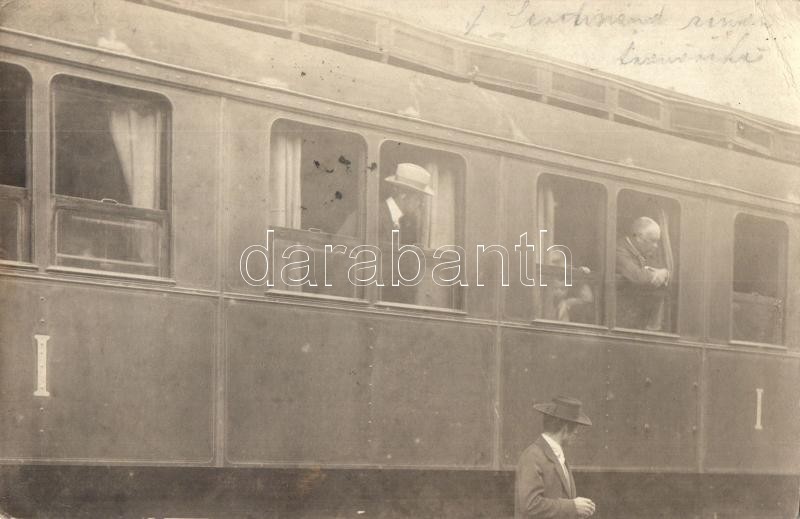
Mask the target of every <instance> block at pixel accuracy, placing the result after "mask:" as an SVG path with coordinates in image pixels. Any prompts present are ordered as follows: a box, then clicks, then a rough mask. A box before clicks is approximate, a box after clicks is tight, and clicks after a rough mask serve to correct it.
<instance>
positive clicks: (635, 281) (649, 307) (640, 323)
mask: <svg viewBox="0 0 800 519" xmlns="http://www.w3.org/2000/svg"><path fill="white" fill-rule="evenodd" d="M648 266H652V267H656V266H659V265H654V264H652V263H651V260H648V259H646V258H644V257H642V255H641V254H639V252H638V251H637V250H636V249H635V248H634V247H633V246H632V245H631V244H629V243H628V241H627V240H626V239H625V237H624V236H623V237H619V238H618V239H617V326H620V327H623V328H637V329H648V330H660V329H661V328H662V326H663V323H662V319H663V317H662V312H663V305H664V300H665V298H666V295H667V290H666V288H664V287H654V286H652V285H650V279H651V277H652V274H651V273H649V272H648V271H647V269H646V268H645V267H648Z"/></svg>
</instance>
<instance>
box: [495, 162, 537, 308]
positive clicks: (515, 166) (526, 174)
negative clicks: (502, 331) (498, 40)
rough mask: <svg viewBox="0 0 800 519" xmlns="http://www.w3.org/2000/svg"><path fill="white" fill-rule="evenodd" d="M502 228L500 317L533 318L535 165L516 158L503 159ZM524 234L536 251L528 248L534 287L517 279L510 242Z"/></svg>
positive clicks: (516, 258)
mask: <svg viewBox="0 0 800 519" xmlns="http://www.w3.org/2000/svg"><path fill="white" fill-rule="evenodd" d="M504 169H505V171H504V172H503V173H504V184H505V192H504V193H503V196H504V201H503V202H504V203H503V208H504V213H505V215H504V228H505V242H504V245H505V247H506V248H507V249H508V253H509V264H508V265H507V269H508V279H509V286H508V287H505V288H502V289H501V290H500V294H501V295H502V296H504V305H503V317H504V318H506V319H513V320H517V321H525V322H530V321H531V320H533V315H534V314H533V292H534V291H535V290H540V288H539V287H538V285H539V283H540V280H539V279H538V278H539V273H538V270H536V268H535V266H536V256H537V255H538V254H539V251H538V247H539V242H538V240H539V234H538V229H537V224H536V213H535V210H536V206H535V202H536V178H537V177H536V169H537V168H536V166H535V165H534V164H528V163H524V162H521V161H518V160H513V159H508V160H506V161H504ZM523 233H528V243H529V244H531V245H534V246H535V247H537V250H535V251H533V252H531V251H530V250H529V251H528V269H529V270H528V276H530V277H533V278H534V280H535V283H536V285H537V286H536V287H526V286H523V284H522V282H521V281H520V279H521V278H520V259H519V258H520V256H519V253H518V252H516V251H515V250H514V245H517V244H519V243H520V235H521V234H523Z"/></svg>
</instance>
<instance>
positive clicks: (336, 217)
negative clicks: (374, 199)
mask: <svg viewBox="0 0 800 519" xmlns="http://www.w3.org/2000/svg"><path fill="white" fill-rule="evenodd" d="M271 142H272V145H271V158H270V164H271V168H270V182H269V186H270V204H271V208H270V212H271V215H270V216H271V217H270V223H271V224H272V225H273V226H275V227H288V228H291V229H306V230H316V231H320V232H325V233H330V234H341V235H344V236H361V235H362V232H361V226H360V210H361V206H362V203H361V200H362V199H363V196H362V194H361V193H362V190H361V187H360V186H361V179H362V178H363V174H364V157H365V156H366V145H365V143H364V140H363V139H362V138H361V137H360V136H359V135H356V134H353V133H345V132H341V131H337V130H333V129H330V128H323V127H319V126H310V125H306V124H300V123H294V122H290V121H278V122H277V123H275V126H274V127H273V130H272V137H271Z"/></svg>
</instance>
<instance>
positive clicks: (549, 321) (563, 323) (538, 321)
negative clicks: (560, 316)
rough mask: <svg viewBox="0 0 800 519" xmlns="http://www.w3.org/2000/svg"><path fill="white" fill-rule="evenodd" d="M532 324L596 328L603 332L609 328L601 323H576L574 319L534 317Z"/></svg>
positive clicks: (586, 328)
mask: <svg viewBox="0 0 800 519" xmlns="http://www.w3.org/2000/svg"><path fill="white" fill-rule="evenodd" d="M531 324H542V325H547V326H567V327H570V328H580V329H584V330H594V331H598V332H603V331H607V330H608V327H606V326H603V325H601V324H589V323H574V322H572V321H558V320H555V319H534V320H533V321H531Z"/></svg>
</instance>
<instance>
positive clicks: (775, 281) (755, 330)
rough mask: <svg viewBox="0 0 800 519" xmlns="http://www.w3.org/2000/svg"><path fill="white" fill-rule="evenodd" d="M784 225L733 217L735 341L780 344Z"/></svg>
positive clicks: (784, 272) (739, 216)
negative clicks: (734, 220) (734, 218)
mask: <svg viewBox="0 0 800 519" xmlns="http://www.w3.org/2000/svg"><path fill="white" fill-rule="evenodd" d="M787 236H788V231H787V228H786V224H784V223H783V222H779V221H776V220H769V219H767V218H759V217H756V216H751V215H747V214H740V215H738V216H737V217H736V222H735V224H734V253H733V307H732V308H733V310H732V313H733V318H732V319H731V322H732V326H731V328H732V329H731V336H732V338H733V339H734V340H739V341H748V342H761V343H769V344H781V343H782V342H783V312H784V305H783V302H784V297H785V289H786V245H787Z"/></svg>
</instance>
